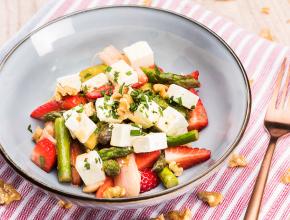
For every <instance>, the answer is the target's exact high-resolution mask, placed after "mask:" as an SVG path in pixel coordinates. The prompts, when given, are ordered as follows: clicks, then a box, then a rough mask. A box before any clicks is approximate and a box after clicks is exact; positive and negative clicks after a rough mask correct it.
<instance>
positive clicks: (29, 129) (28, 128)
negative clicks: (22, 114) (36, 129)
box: [27, 124, 32, 133]
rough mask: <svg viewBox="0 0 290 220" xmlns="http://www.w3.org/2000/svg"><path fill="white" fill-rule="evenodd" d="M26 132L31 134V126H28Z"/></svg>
mask: <svg viewBox="0 0 290 220" xmlns="http://www.w3.org/2000/svg"><path fill="white" fill-rule="evenodd" d="M27 130H28V131H30V132H31V133H32V129H31V124H30V125H28V127H27Z"/></svg>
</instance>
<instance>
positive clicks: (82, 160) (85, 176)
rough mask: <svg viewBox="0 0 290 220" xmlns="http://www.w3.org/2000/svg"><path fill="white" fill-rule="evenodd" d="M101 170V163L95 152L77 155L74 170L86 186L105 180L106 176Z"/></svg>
mask: <svg viewBox="0 0 290 220" xmlns="http://www.w3.org/2000/svg"><path fill="white" fill-rule="evenodd" d="M102 168H103V162H102V160H101V157H100V156H99V154H98V153H97V151H95V150H92V151H90V152H89V153H85V154H81V155H78V156H77V158H76V170H77V171H78V173H79V175H80V177H81V178H82V180H83V181H84V183H85V185H86V186H89V185H94V184H96V183H99V182H101V181H104V180H105V178H106V176H105V173H104V171H103V170H102Z"/></svg>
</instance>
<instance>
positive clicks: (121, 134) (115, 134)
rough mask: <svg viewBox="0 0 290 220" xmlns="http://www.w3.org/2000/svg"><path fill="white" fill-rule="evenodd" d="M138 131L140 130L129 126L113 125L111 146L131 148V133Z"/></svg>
mask: <svg viewBox="0 0 290 220" xmlns="http://www.w3.org/2000/svg"><path fill="white" fill-rule="evenodd" d="M132 130H136V131H140V128H137V127H134V126H132V125H130V124H114V125H113V129H112V136H111V145H112V146H116V147H131V146H132V138H134V137H135V136H131V131H132Z"/></svg>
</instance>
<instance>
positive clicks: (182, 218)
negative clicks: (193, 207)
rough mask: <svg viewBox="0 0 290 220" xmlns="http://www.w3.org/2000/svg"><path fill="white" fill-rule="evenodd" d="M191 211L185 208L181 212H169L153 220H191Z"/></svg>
mask: <svg viewBox="0 0 290 220" xmlns="http://www.w3.org/2000/svg"><path fill="white" fill-rule="evenodd" d="M191 217H192V216H191V211H190V210H189V209H188V208H186V209H185V210H183V211H175V210H174V211H170V212H168V213H166V214H161V215H160V216H158V217H157V218H154V220H191Z"/></svg>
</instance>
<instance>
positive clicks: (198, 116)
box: [188, 99, 208, 131]
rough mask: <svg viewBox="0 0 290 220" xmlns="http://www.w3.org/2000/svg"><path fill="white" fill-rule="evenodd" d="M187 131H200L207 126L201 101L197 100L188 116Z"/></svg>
mask: <svg viewBox="0 0 290 220" xmlns="http://www.w3.org/2000/svg"><path fill="white" fill-rule="evenodd" d="M188 118H189V119H188V124H189V126H188V130H194V129H196V130H199V131H200V130H201V129H203V128H204V127H206V126H207V125H208V118H207V114H206V110H205V108H204V106H203V104H202V101H201V99H199V100H198V102H197V104H196V106H195V108H194V109H193V110H192V111H191V112H189V114H188Z"/></svg>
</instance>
